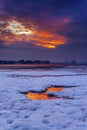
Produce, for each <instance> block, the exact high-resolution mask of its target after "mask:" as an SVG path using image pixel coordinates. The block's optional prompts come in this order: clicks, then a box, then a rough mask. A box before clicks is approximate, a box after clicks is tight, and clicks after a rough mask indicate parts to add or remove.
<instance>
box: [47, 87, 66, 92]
mask: <svg viewBox="0 0 87 130" xmlns="http://www.w3.org/2000/svg"><path fill="white" fill-rule="evenodd" d="M63 89H64V88H62V87H60V88H57V87H51V88H47V90H46V93H49V92H56V91H61V90H63Z"/></svg>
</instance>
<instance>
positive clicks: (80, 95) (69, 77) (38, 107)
mask: <svg viewBox="0 0 87 130" xmlns="http://www.w3.org/2000/svg"><path fill="white" fill-rule="evenodd" d="M51 85H66V86H76V87H69V88H67V89H64V90H63V91H60V92H56V93H55V94H56V95H58V96H60V97H61V98H60V99H56V100H36V101H31V100H29V99H28V98H27V97H26V96H25V95H23V94H21V93H20V92H26V91H29V90H37V91H39V90H44V89H45V88H47V87H49V86H51ZM63 96H69V97H71V99H64V98H62V97H63ZM0 130H87V67H72V68H62V69H52V70H41V69H37V70H0Z"/></svg>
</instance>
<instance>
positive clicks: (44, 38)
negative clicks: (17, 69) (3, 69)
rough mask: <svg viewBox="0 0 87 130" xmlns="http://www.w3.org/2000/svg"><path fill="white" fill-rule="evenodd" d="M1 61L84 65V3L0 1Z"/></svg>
mask: <svg viewBox="0 0 87 130" xmlns="http://www.w3.org/2000/svg"><path fill="white" fill-rule="evenodd" d="M0 59H1V60H2V59H4V60H6V59H8V60H12V59H13V60H20V59H25V60H27V59H30V60H36V59H40V60H50V61H56V62H57V61H65V60H69V61H70V60H73V59H75V60H77V61H82V62H83V61H84V62H87V0H0Z"/></svg>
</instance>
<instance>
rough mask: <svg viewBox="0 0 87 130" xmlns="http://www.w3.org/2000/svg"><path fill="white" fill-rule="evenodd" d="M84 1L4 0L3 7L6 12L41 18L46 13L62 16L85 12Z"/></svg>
mask: <svg viewBox="0 0 87 130" xmlns="http://www.w3.org/2000/svg"><path fill="white" fill-rule="evenodd" d="M84 3H85V1H84V0H83V1H82V0H73V1H71V0H3V6H4V7H3V8H4V11H5V12H6V13H8V14H10V15H16V16H17V15H18V16H22V15H23V16H26V17H33V18H35V17H36V18H41V16H44V14H45V17H46V15H47V16H48V17H50V16H51V17H52V16H56V17H59V16H60V17H61V16H63V15H70V13H71V14H75V15H76V14H79V11H80V12H83V11H84V8H85V6H84ZM83 7H84V8H83ZM81 9H82V10H81Z"/></svg>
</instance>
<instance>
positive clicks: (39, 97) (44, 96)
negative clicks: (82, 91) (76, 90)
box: [21, 86, 75, 100]
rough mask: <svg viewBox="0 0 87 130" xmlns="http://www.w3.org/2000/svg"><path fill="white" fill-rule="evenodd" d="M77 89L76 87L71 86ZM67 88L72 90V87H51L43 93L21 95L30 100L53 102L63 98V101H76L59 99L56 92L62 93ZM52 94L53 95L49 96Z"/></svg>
mask: <svg viewBox="0 0 87 130" xmlns="http://www.w3.org/2000/svg"><path fill="white" fill-rule="evenodd" d="M71 87H75V86H71ZM66 88H70V86H51V87H48V88H46V89H45V90H43V91H39V92H38V91H29V92H21V94H25V95H26V96H27V97H28V98H29V99H31V100H53V99H58V98H63V99H74V98H71V97H67V96H66V97H64V96H63V97H58V96H56V95H55V94H53V93H54V92H58V91H62V90H64V89H66ZM49 93H52V94H49Z"/></svg>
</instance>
